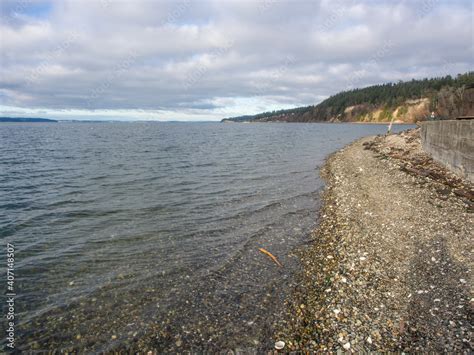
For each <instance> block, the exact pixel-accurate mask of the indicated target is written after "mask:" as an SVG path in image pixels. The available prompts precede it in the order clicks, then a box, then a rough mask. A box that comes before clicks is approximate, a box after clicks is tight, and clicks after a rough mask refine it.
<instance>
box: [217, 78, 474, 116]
mask: <svg viewBox="0 0 474 355" xmlns="http://www.w3.org/2000/svg"><path fill="white" fill-rule="evenodd" d="M473 102H474V72H468V73H465V74H458V75H457V76H456V77H455V78H453V77H451V76H450V75H448V76H445V77H440V78H431V79H427V78H426V79H422V80H414V79H413V80H411V81H405V82H404V81H399V82H398V83H386V84H381V85H373V86H369V87H366V88H361V89H354V90H348V91H342V92H340V93H338V94H335V95H333V96H331V97H329V98H328V99H326V100H324V101H322V102H321V103H319V104H317V105H311V106H304V107H297V108H293V109H288V110H279V111H271V112H264V113H260V114H257V115H247V116H239V117H231V118H225V119H223V120H222V122H362V123H363V122H367V123H370V122H391V121H394V122H396V123H414V122H417V121H423V120H426V119H428V118H429V117H431V114H432V113H434V116H435V118H436V119H453V118H456V117H458V116H472V115H474V106H473Z"/></svg>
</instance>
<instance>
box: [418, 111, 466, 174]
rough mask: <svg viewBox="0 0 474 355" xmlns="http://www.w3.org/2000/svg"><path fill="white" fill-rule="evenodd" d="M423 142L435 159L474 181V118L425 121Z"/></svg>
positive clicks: (426, 149) (422, 131) (422, 133)
mask: <svg viewBox="0 0 474 355" xmlns="http://www.w3.org/2000/svg"><path fill="white" fill-rule="evenodd" d="M421 143H422V145H423V149H424V150H425V152H427V153H428V154H430V155H431V156H432V157H433V159H434V160H436V161H438V162H440V163H441V164H443V165H445V166H446V167H448V168H449V169H451V170H453V171H454V172H455V173H457V174H458V175H461V176H463V177H465V178H467V179H468V180H470V181H471V182H474V120H453V121H451V120H450V121H431V122H423V123H422V124H421Z"/></svg>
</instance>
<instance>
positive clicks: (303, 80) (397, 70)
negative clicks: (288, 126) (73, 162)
mask: <svg viewBox="0 0 474 355" xmlns="http://www.w3.org/2000/svg"><path fill="white" fill-rule="evenodd" d="M0 3H1V24H0V35H1V42H0V46H1V63H0V64H1V65H0V114H1V115H6V116H34V117H50V118H64V119H70V118H72V119H104V118H108V119H121V120H123V119H138V120H217V119H221V118H224V117H229V116H236V115H242V114H253V113H259V112H262V111H268V110H273V109H281V108H291V107H297V106H302V105H310V104H316V103H318V102H320V101H321V100H323V99H325V98H326V97H328V96H330V95H332V94H335V93H337V92H338V91H341V90H347V89H350V88H354V87H363V86H367V85H371V84H377V83H384V82H389V81H398V80H410V79H412V78H423V77H432V76H441V75H446V74H451V75H455V74H457V73H461V72H466V71H469V70H473V67H474V65H473V61H474V59H473V58H474V49H473V32H474V29H473V1H471V0H466V1H461V0H459V1H456V0H449V1H448V0H446V1H444V0H421V1H413V0H407V1H375V0H366V1H355V0H347V1H338V0H332V1H329V0H328V1H318V0H311V1H288V2H282V1H275V0H256V1H243V0H240V1H235V2H234V1H227V0H216V1H191V0H177V1H171V2H167V1H152V0H133V1H132V0H128V1H125V0H118V1H115V0H97V1H93V0H57V1H54V0H50V1H35V0H16V1H11V0H0Z"/></svg>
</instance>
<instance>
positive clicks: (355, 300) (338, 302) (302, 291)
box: [275, 129, 474, 353]
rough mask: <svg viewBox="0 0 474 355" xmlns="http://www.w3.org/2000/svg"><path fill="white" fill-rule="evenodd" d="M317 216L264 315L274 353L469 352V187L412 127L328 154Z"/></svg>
mask: <svg viewBox="0 0 474 355" xmlns="http://www.w3.org/2000/svg"><path fill="white" fill-rule="evenodd" d="M321 174H322V176H323V178H324V179H325V180H326V183H327V186H326V190H325V192H324V196H323V199H324V207H323V209H322V210H321V212H320V218H321V222H320V225H319V227H318V229H317V230H315V232H314V233H313V241H312V243H311V244H310V245H309V246H307V247H306V248H303V249H302V250H301V251H300V252H299V256H300V258H301V260H302V264H303V270H302V272H301V274H300V275H299V276H298V280H297V281H298V286H296V287H295V289H294V290H293V297H292V298H291V299H289V300H288V301H287V304H286V307H287V315H286V317H285V318H284V319H281V320H280V321H279V322H278V324H277V325H276V329H277V332H276V334H275V341H276V342H280V343H278V347H280V348H281V345H282V342H283V343H284V347H283V350H282V351H324V352H326V351H331V352H335V351H345V352H359V351H404V352H407V351H410V352H415V351H416V352H418V351H423V352H424V351H433V352H457V353H468V352H471V351H472V338H471V335H472V329H471V324H472V320H473V317H472V308H471V306H472V294H471V285H472V264H473V263H472V260H473V258H472V251H471V249H472V236H473V235H474V233H473V217H472V212H473V202H474V198H473V197H474V193H473V191H474V190H473V186H472V184H471V183H470V182H468V181H466V180H463V179H462V178H459V177H458V176H456V175H454V174H453V173H451V172H450V171H448V170H447V169H445V168H444V167H443V166H441V165H439V164H437V163H436V162H434V161H433V160H432V159H431V158H430V157H429V156H427V155H426V154H425V153H424V152H423V151H422V149H421V144H420V137H419V129H413V130H409V131H405V132H402V133H399V134H392V135H386V136H377V137H367V138H363V139H361V140H358V141H356V142H354V143H352V144H351V145H349V146H347V147H345V148H344V149H342V150H340V151H339V152H337V153H335V154H333V155H332V156H330V157H329V158H328V160H327V162H326V164H325V166H324V167H323V169H322V173H321Z"/></svg>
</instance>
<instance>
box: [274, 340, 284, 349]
mask: <svg viewBox="0 0 474 355" xmlns="http://www.w3.org/2000/svg"><path fill="white" fill-rule="evenodd" d="M284 347H285V342H284V341H281V340H279V341H277V342H276V343H275V349H277V350H281V349H283V348H284Z"/></svg>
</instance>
